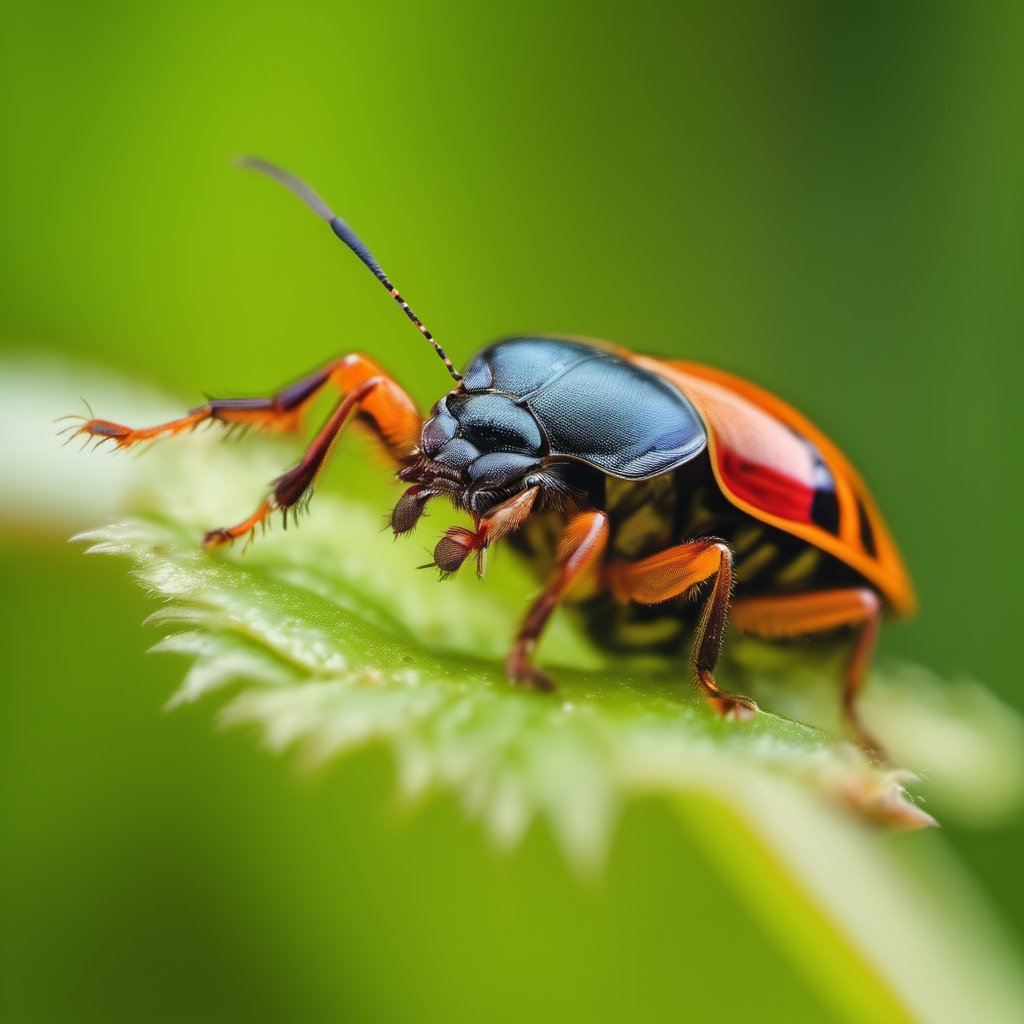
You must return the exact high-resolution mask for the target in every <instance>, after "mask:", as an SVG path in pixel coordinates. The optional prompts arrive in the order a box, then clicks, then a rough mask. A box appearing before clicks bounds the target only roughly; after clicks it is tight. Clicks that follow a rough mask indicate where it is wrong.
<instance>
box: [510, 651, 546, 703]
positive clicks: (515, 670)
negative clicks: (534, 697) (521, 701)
mask: <svg viewBox="0 0 1024 1024" xmlns="http://www.w3.org/2000/svg"><path fill="white" fill-rule="evenodd" d="M505 673H506V675H507V676H508V681H509V682H510V683H512V684H513V685H515V686H521V687H522V688H523V689H524V690H536V691H537V692H538V693H551V692H553V691H554V689H555V684H554V683H553V682H552V681H551V680H550V679H549V678H548V677H547V676H546V675H545V674H544V673H543V672H541V671H540V669H538V668H534V667H533V665H531V664H530V662H529V660H528V659H527V657H526V655H525V654H524V653H523V652H521V651H516V650H514V651H513V652H512V653H511V654H510V655H509V656H508V660H507V661H506V662H505Z"/></svg>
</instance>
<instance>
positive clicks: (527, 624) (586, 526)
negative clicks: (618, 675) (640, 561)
mask: <svg viewBox="0 0 1024 1024" xmlns="http://www.w3.org/2000/svg"><path fill="white" fill-rule="evenodd" d="M607 542H608V518H607V516H606V515H605V514H604V513H603V512H581V513H579V514H578V515H575V516H573V518H572V519H570V520H569V522H568V523H567V524H566V527H565V532H564V533H563V534H562V539H561V541H560V542H559V545H558V552H557V554H556V556H555V571H554V573H553V574H552V577H551V579H550V580H549V581H548V584H547V586H546V587H545V588H544V590H543V591H542V592H541V594H540V596H539V597H538V598H537V599H536V600H535V601H534V602H533V604H532V605H531V606H530V609H529V611H527V613H526V616H525V617H524V619H523V621H522V624H521V625H520V627H519V631H518V632H517V633H516V638H515V642H514V643H513V645H512V650H511V651H510V652H509V655H508V658H507V659H506V660H505V671H506V672H507V673H508V677H509V679H510V680H511V681H512V682H513V683H517V684H518V685H520V686H528V687H532V688H533V689H535V690H551V689H553V688H554V687H553V685H552V683H551V680H550V679H548V677H547V676H546V675H544V673H543V672H541V671H539V670H538V669H536V668H534V666H533V652H534V650H535V649H536V647H537V641H538V640H539V639H540V635H541V633H542V632H543V631H544V627H545V626H546V625H547V622H548V619H549V618H551V613H552V612H553V611H554V610H555V608H556V607H557V606H558V602H559V601H561V600H562V598H563V597H564V596H565V595H566V593H567V592H568V590H569V588H570V587H572V585H573V584H574V583H577V582H578V581H579V580H580V579H581V578H582V577H584V576H586V575H587V573H588V571H590V570H593V569H596V567H597V566H598V565H599V564H600V561H601V556H602V555H603V554H604V549H605V545H606V544H607Z"/></svg>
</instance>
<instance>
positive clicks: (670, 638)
mask: <svg viewBox="0 0 1024 1024" xmlns="http://www.w3.org/2000/svg"><path fill="white" fill-rule="evenodd" d="M242 163H243V165H244V166H247V167H249V168H250V169H253V170H256V171H258V172H261V173H263V174H265V175H267V176H268V177H270V178H271V179H273V180H275V181H276V182H278V183H279V184H281V185H284V186H285V187H286V188H288V189H289V190H290V191H291V192H293V193H294V194H295V195H296V196H298V198H299V199H301V200H302V201H303V202H304V203H305V204H306V205H307V206H308V207H309V208H310V209H312V210H313V211H314V212H315V213H316V214H318V215H319V216H320V217H321V218H323V220H325V221H326V222H327V223H328V224H329V225H330V227H331V229H332V230H333V232H334V233H335V235H336V236H337V237H338V238H339V239H340V240H341V241H342V242H344V244H345V245H346V246H348V248H349V249H350V250H351V251H352V252H353V253H354V254H355V255H356V256H357V257H358V258H359V259H360V260H361V261H362V263H363V264H364V265H365V266H366V267H367V268H368V269H369V270H370V271H371V272H372V273H373V274H374V276H375V277H376V278H377V280H378V281H380V283H381V284H382V285H383V286H384V287H385V288H386V289H387V290H388V292H389V294H390V295H391V296H392V298H393V299H394V300H395V301H396V302H397V303H398V304H399V305H400V306H401V308H402V310H403V311H404V312H405V314H406V316H407V317H408V318H409V319H410V320H411V321H412V323H413V325H414V326H415V327H416V328H417V329H418V330H419V332H420V333H421V334H422V335H423V337H424V338H425V339H426V340H427V341H428V342H429V343H430V344H431V345H432V346H433V347H434V349H435V351H436V353H437V355H438V356H440V358H441V359H442V361H443V362H444V365H445V367H446V368H447V371H448V373H449V374H450V375H451V377H452V378H453V380H454V381H455V387H454V388H453V389H452V390H450V391H449V392H448V393H447V394H445V395H444V396H443V397H442V398H441V399H440V400H439V401H438V402H436V403H435V404H434V406H433V408H432V409H431V412H430V415H429V416H428V417H426V418H425V419H424V418H422V417H421V416H420V414H419V412H418V411H417V409H416V406H415V404H414V403H413V401H412V400H411V399H410V398H409V396H408V395H407V394H406V392H405V391H404V390H403V389H402V388H401V387H400V386H399V384H398V383H397V382H396V381H395V380H394V379H393V378H392V377H391V376H390V375H389V374H388V373H387V372H386V371H385V370H384V369H382V368H381V367H380V366H379V365H378V364H377V363H376V362H374V361H373V360H372V359H370V358H368V357H367V356H365V355H360V354H358V353H351V354H348V355H344V356H342V357H341V358H338V359H335V360H332V361H331V362H329V363H327V364H326V365H325V366H323V367H322V368H320V369H318V370H316V371H315V372H314V373H312V374H310V375H308V376H306V377H304V378H302V379H301V380H299V381H297V382H295V383H293V384H291V385H289V386H287V387H285V388H283V389H281V390H279V391H277V392H276V393H274V394H273V395H271V396H270V397H260V398H227V399H210V400H209V401H207V402H206V403H205V404H204V405H202V406H199V407H198V408H195V409H193V410H191V411H190V412H189V413H188V414H187V415H185V416H183V417H181V418H180V419H176V420H173V421H170V422H167V423H162V424H159V425H157V426H153V427H147V428H142V429H132V428H130V427H126V426H123V425H120V424H117V423H113V422H111V421H109V420H103V419H95V418H92V419H88V420H83V422H82V423H81V424H80V425H77V426H76V427H74V428H73V430H74V435H75V436H85V437H86V438H87V439H89V438H94V439H96V440H97V443H103V442H107V441H109V442H112V443H113V444H114V445H115V446H116V447H118V448H128V447H131V446H132V445H135V444H138V443H139V442H142V441H147V440H152V439H154V438H159V437H166V436H170V435H173V434H178V433H180V432H182V431H185V430H188V429H191V428H194V427H195V426H197V425H198V424H199V423H202V422H204V421H206V420H216V421H220V422H221V423H224V424H228V425H229V426H230V425H243V426H261V427H268V428H272V429H284V430H292V429H296V428H297V427H298V426H299V425H300V424H301V421H302V417H303V413H304V412H305V410H306V409H307V407H308V406H309V404H310V403H311V402H312V401H313V399H314V398H315V397H316V396H317V395H318V394H320V393H321V392H323V391H324V390H325V389H327V388H330V387H334V388H337V389H338V390H339V391H340V394H341V397H340V398H339V400H338V401H337V404H336V405H335V407H334V409H333V411H332V412H331V414H330V416H329V417H328V418H327V421H326V422H325V423H324V425H323V427H322V428H321V430H320V431H319V433H318V434H317V435H316V436H315V438H314V439H313V440H312V442H311V444H310V445H309V447H308V448H307V450H306V452H305V454H304V455H303V457H302V459H301V460H300V461H299V462H298V463H297V464H296V465H295V466H293V467H292V468H291V469H289V470H288V471H287V472H285V473H283V474H282V475H281V476H279V477H278V478H277V479H276V480H274V482H273V484H272V487H271V490H270V493H269V495H268V496H267V498H266V499H265V500H264V501H263V502H262V503H261V504H260V506H259V508H257V509H256V511H255V512H254V513H253V514H252V515H250V516H249V517H248V518H246V519H243V520H242V521H241V522H239V523H237V524H236V525H234V526H230V527H225V528H221V529H215V530H211V531H210V532H209V533H207V534H206V536H205V538H204V544H205V546H206V547H207V548H215V547H218V546H220V545H223V544H229V543H231V542H233V541H235V540H236V539H238V538H240V537H243V536H246V535H250V534H251V533H252V531H254V530H255V528H256V526H257V525H259V524H261V523H264V521H265V520H266V519H267V517H268V516H269V515H270V514H271V513H272V512H274V511H280V512H281V513H282V514H283V516H284V519H285V523H286V524H287V519H288V516H289V514H291V515H293V516H294V515H296V514H297V512H298V510H299V509H300V508H301V507H302V506H303V505H304V503H305V502H306V501H307V500H308V499H309V497H310V495H311V493H312V489H313V486H314V484H315V482H316V481H317V479H318V477H319V476H320V474H321V473H322V472H323V470H324V468H325V466H326V465H327V462H328V460H329V458H330V455H331V452H332V450H333V448H334V446H335V443H336V441H337V439H338V437H339V435H340V433H341V431H342V429H343V428H344V426H345V425H346V423H347V422H348V421H349V420H350V419H355V420H356V421H357V422H359V423H360V424H361V425H362V426H363V427H365V428H367V429H368V430H369V431H370V433H371V434H372V435H374V436H375V437H376V438H377V440H378V441H380V442H381V443H382V444H383V446H384V448H385V450H386V451H387V452H388V454H389V455H390V456H391V458H392V459H393V461H394V463H395V464H396V466H397V467H398V469H397V478H398V479H399V480H400V481H402V482H403V483H404V484H405V485H406V489H405V491H404V493H403V494H402V496H401V498H400V499H399V500H398V502H397V504H396V505H395V507H394V509H393V511H392V513H391V515H390V520H389V521H390V526H391V528H392V530H393V531H394V533H395V535H396V536H401V535H405V534H408V533H410V532H411V531H412V530H413V528H414V527H415V526H416V524H417V522H418V520H419V519H420V517H421V516H422V515H423V512H424V509H425V507H426V506H427V504H428V502H430V501H432V500H434V499H436V498H444V499H447V500H448V501H450V502H451V503H452V504H453V505H454V506H455V507H456V508H457V509H461V510H464V511H465V512H467V513H468V514H469V517H470V518H471V520H472V523H473V528H472V529H468V528H466V527H461V526H453V527H451V528H449V529H448V530H447V531H446V532H445V533H444V535H443V536H442V537H441V538H440V539H439V540H438V542H437V545H436V547H435V548H434V561H433V563H431V564H432V565H433V566H436V567H437V568H438V569H439V570H440V572H441V574H442V575H443V576H447V575H450V574H452V573H454V572H456V571H457V570H458V569H459V568H460V567H461V566H462V565H463V563H464V562H465V561H466V560H467V559H469V558H470V557H473V558H474V559H475V561H476V567H477V572H478V573H479V574H480V575H483V573H484V568H485V559H486V554H487V552H488V550H489V549H490V548H491V547H492V546H493V545H494V544H495V543H496V542H497V541H499V540H502V539H504V538H507V539H508V541H509V543H510V544H511V545H512V546H514V547H515V548H516V549H517V550H518V551H519V552H520V553H521V554H522V555H523V556H525V557H527V558H528V559H529V560H530V561H531V562H532V563H533V565H534V567H535V568H536V570H537V572H538V573H540V574H541V575H542V577H543V578H544V579H545V580H546V582H545V584H544V586H543V589H542V590H541V592H540V594H539V596H538V597H537V598H536V599H535V600H534V601H533V603H532V604H531V605H530V607H529V609H528V610H527V612H526V615H525V616H524V618H523V620H522V622H521V623H520V626H519V628H518V630H517V632H516V634H515V638H514V640H513V643H512V647H511V651H510V653H509V655H508V658H507V660H506V670H507V675H508V677H509V679H510V680H511V681H512V682H513V683H516V684H519V685H522V686H526V687H531V688H533V689H536V690H550V689H552V683H551V682H550V680H549V679H548V677H547V676H546V675H545V674H544V673H543V672H541V671H540V670H539V669H538V668H537V667H536V666H535V665H534V650H535V647H536V645H537V642H538V640H539V638H540V636H541V634H542V633H543V631H544V628H545V625H546V623H547V621H548V619H549V618H550V616H551V614H552V612H553V611H554V609H555V608H556V607H557V606H558V605H559V604H561V603H563V602H567V603H570V604H572V605H574V606H575V607H576V608H577V609H578V611H579V612H580V617H581V621H582V622H583V624H584V626H585V628H586V629H587V631H588V632H589V633H590V634H591V635H592V636H593V638H594V639H595V641H597V642H598V643H599V644H601V645H603V646H604V647H607V648H614V649H620V650H621V649H625V650H629V649H637V648H642V649H645V650H660V651H666V652H678V651H679V650H680V648H681V645H682V644H683V643H684V642H685V636H686V635H687V634H688V633H692V635H693V645H692V654H691V659H690V660H691V666H692V671H693V679H694V681H695V683H696V686H697V687H698V689H699V691H700V692H701V693H702V694H703V696H704V698H705V699H706V701H707V703H708V704H709V705H710V706H711V708H713V709H714V711H715V712H717V713H718V714H719V715H721V716H724V717H728V718H747V717H750V716H751V715H753V714H754V713H756V712H757V710H758V708H757V705H756V703H755V702H754V701H753V700H751V699H750V698H749V697H746V696H743V695H741V694H735V693H727V692H724V691H723V690H722V689H721V688H720V687H719V685H718V683H717V682H716V679H715V666H716V663H717V661H718V658H719V654H720V651H721V649H722V643H723V637H724V634H725V629H726V624H727V621H728V622H730V623H731V625H732V626H733V627H734V628H735V629H737V630H739V631H741V632H746V633H751V634H755V635H758V636H761V637H766V638H791V637H798V636H804V635H808V634H815V633H825V632H831V631H839V630H843V629H846V630H849V631H852V632H853V633H854V640H853V643H852V650H851V654H850V657H849V661H848V663H847V666H846V669H845V675H844V679H843V684H842V708H843V711H844V714H845V718H846V721H847V722H848V725H849V727H850V728H851V729H852V731H853V732H854V733H855V735H856V736H857V738H858V739H859V740H860V742H861V743H862V744H863V745H864V746H865V747H866V748H868V749H869V750H876V751H877V750H879V749H880V748H879V747H878V745H877V743H876V742H875V741H874V740H873V738H872V737H871V736H870V735H869V733H868V732H867V731H866V729H865V728H864V726H863V724H862V723H861V721H860V718H859V716H858V712H857V704H856V698H857V694H858V691H859V689H860V686H861V683H862V681H863V679H864V676H865V671H866V668H867V665H868V661H869V657H870V654H871V651H872V648H873V646H874V642H875V638H876V634H877V631H878V626H879V622H880V620H881V618H882V615H883V613H885V612H888V613H892V614H894V615H898V616H902V615H908V614H909V613H911V611H912V610H913V608H914V604H915V600H914V594H913V589H912V586H911V583H910V581H909V578H908V576H907V572H906V570H905V569H904V566H903V563H902V561H901V559H900V555H899V553H898V552H897V549H896V546H895V544H894V542H893V540H892V537H891V536H890V533H889V531H888V529H887V528H886V526H885V523H884V522H883V520H882V518H881V515H880V514H879V511H878V508H877V506H876V504H875V502H874V500H873V499H872V497H871V494H870V493H869V491H868V490H867V488H866V487H865V485H864V483H863V482H862V480H861V478H860V476H859V475H858V474H857V472H856V471H855V470H854V469H853V467H852V466H851V465H850V463H849V462H848V460H847V459H846V458H845V457H844V456H843V454H842V453H841V452H840V451H839V449H838V448H837V447H836V446H835V445H834V444H833V443H832V442H830V441H829V440H828V439H827V438H826V437H825V435H824V434H822V433H821V432H820V431H819V430H818V429H817V428H816V427H815V426H813V425H812V424H811V423H810V422H809V421H808V420H807V419H806V418H805V417H804V416H802V415H801V414H800V413H799V412H797V411H796V410H795V409H794V408H792V407H791V406H790V405H788V404H786V403H785V402H783V401H782V400H781V399H779V398H776V397H775V396H774V395H772V394H770V393H768V392H767V391H765V390H762V389H761V388H759V387H757V386H756V385H754V384H751V383H749V382H747V381H745V380H742V379H740V378H738V377H735V376H732V375H731V374H728V373H725V372H724V371H721V370H717V369H713V368H711V367H707V366H702V365H698V364H695V363H688V362H677V361H675V360H666V359H657V358H652V357H648V356H641V355H636V354H634V353H632V352H629V351H627V350H626V349H623V348H619V347H616V346H613V345H610V344H607V343H604V342H597V341H592V340H587V339H581V338H570V337H552V336H542V335H536V336H527V337H513V338H506V339H504V340H501V341H496V342H494V343H492V344H490V345H488V346H486V347H485V348H483V349H482V350H480V351H479V352H477V353H476V355H474V356H473V357H472V359H470V361H469V363H468V364H467V365H466V367H465V369H464V370H463V371H462V372H461V373H460V372H459V371H458V370H456V368H455V366H454V365H453V364H452V361H451V360H450V359H449V358H448V356H447V354H446V353H445V351H444V349H443V348H442V347H441V346H440V344H438V342H437V341H436V340H435V339H434V338H433V336H432V335H431V333H430V332H429V331H428V330H427V328H426V327H425V326H424V324H423V322H422V321H421V320H420V319H419V317H418V316H417V315H416V313H415V312H413V310H412V308H411V307H410V306H409V304H408V303H407V302H406V301H405V299H404V298H403V297H402V296H401V294H400V293H399V292H398V290H397V289H396V288H395V287H394V286H393V285H392V283H391V281H390V280H389V278H388V277H387V275H386V274H385V273H384V271H383V270H382V269H381V267H380V265H379V264H378V263H377V261H376V260H375V259H374V257H373V256H372V255H371V253H370V251H369V250H368V249H367V247H366V246H365V245H364V244H363V242H362V241H361V239H360V238H359V237H358V236H357V235H356V234H355V232H353V230H352V229H351V228H350V227H349V226H348V224H346V223H345V222H344V221H343V220H341V219H340V218H339V217H337V216H336V215H335V214H334V213H333V212H332V210H331V209H330V208H329V207H328V206H327V205H326V203H324V201H323V200H322V199H321V198H320V197H319V196H318V195H317V194H316V193H315V192H314V191H313V190H312V189H311V188H310V187H309V186H308V185H307V184H306V183H305V182H303V181H301V180H300V179H299V178H296V177H295V176H294V175H292V174H290V173H288V172H287V171H284V170H282V169H281V168H279V167H276V166H274V165H272V164H269V163H267V162H265V161H263V160H259V159H255V158H245V159H243V161H242ZM695 597H696V598H699V600H696V601H695V600H693V598H695Z"/></svg>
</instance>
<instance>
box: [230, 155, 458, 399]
mask: <svg viewBox="0 0 1024 1024" xmlns="http://www.w3.org/2000/svg"><path fill="white" fill-rule="evenodd" d="M237 162H238V164H239V166H241V167H247V168H248V169H249V170H252V171H259V172H260V174H265V175H266V176H267V177H268V178H272V179H273V180H274V181H276V182H278V183H279V184H281V185H284V187H285V188H286V189H288V191H289V192H293V193H294V194H295V195H296V196H298V197H299V199H301V200H302V201H303V202H304V203H305V204H306V205H307V206H308V207H309V208H310V209H311V210H312V211H313V212H314V213H315V214H316V215H317V216H318V217H322V218H323V219H324V220H325V221H327V223H328V224H330V226H331V230H332V231H333V232H334V233H335V234H336V235H337V236H338V237H339V238H340V239H341V240H342V241H343V242H344V243H345V244H346V245H347V246H348V247H349V248H350V249H351V250H352V252H354V253H355V254H356V255H357V256H358V257H359V259H360V260H362V262H363V263H364V264H365V265H366V266H367V267H368V268H369V270H370V272H371V273H372V274H373V276H374V277H375V278H377V280H378V281H380V283H381V284H382V285H384V287H385V288H387V290H388V293H389V294H390V295H391V298H393V299H394V300H395V302H397V303H398V304H399V305H400V306H401V307H402V312H404V313H405V315H406V316H407V317H408V318H409V319H410V320H411V321H412V322H413V324H415V326H416V330H418V331H419V332H420V334H422V335H423V337H424V338H426V339H427V341H429V342H430V344H431V345H433V346H434V350H435V351H436V352H437V354H438V355H439V356H440V357H441V359H442V361H443V362H444V365H445V366H446V367H447V368H448V372H449V373H450V374H451V375H452V377H454V378H455V380H458V381H461V380H462V374H461V373H459V371H458V370H456V369H455V367H454V366H453V365H452V361H451V360H450V359H449V358H448V353H447V352H445V350H444V349H443V348H441V346H440V345H439V344H438V343H437V342H436V341H434V336H433V335H432V334H431V333H430V331H428V330H427V329H426V327H424V325H423V321H422V320H420V318H419V317H418V316H417V315H416V314H415V313H414V312H413V310H412V307H411V306H410V305H409V303H408V302H406V301H405V299H403V298H402V296H401V294H400V293H399V291H398V289H397V288H396V287H395V286H394V285H393V284H392V283H391V282H390V281H389V280H388V275H387V274H385V273H384V271H383V270H381V267H380V264H379V263H378V262H377V261H376V260H375V259H374V258H373V254H372V253H371V252H370V250H369V249H367V248H366V246H365V245H364V244H363V240H362V239H361V238H360V237H359V236H358V235H357V234H356V233H355V232H354V231H353V230H352V229H351V228H350V227H349V226H348V225H347V224H346V223H345V222H344V221H343V220H342V219H341V218H340V217H339V216H337V215H336V214H335V213H334V212H333V211H332V210H331V208H330V207H329V206H328V205H327V204H326V203H325V202H324V201H323V200H322V199H321V198H320V197H319V196H318V195H317V194H316V193H315V192H314V191H313V190H312V189H311V188H310V187H309V186H308V185H307V184H306V183H305V182H304V181H303V180H302V179H301V178H296V177H295V175H294V174H289V173H288V171H286V170H284V169H283V168H281V167H277V166H276V165H275V164H271V163H268V162H267V161H266V160H261V159H259V157H254V156H243V157H239V158H238V161H237Z"/></svg>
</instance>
